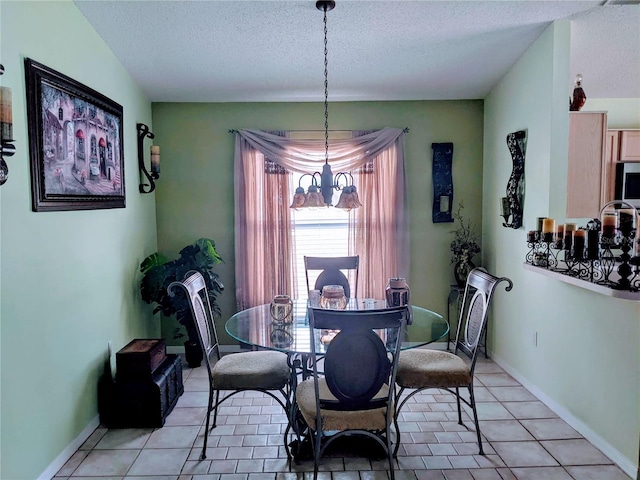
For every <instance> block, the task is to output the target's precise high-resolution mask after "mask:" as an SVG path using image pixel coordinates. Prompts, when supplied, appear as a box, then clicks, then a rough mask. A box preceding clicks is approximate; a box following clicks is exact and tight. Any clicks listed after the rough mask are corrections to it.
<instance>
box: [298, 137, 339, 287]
mask: <svg viewBox="0 0 640 480" xmlns="http://www.w3.org/2000/svg"><path fill="white" fill-rule="evenodd" d="M351 136H352V134H351V132H349V131H335V132H329V138H330V139H332V140H333V139H345V138H351ZM290 138H291V139H296V140H319V139H324V132H321V131H299V132H296V131H293V132H290ZM302 175H303V174H302V173H298V172H293V178H292V180H291V183H290V186H289V188H290V190H291V193H290V195H289V198H293V194H294V192H295V189H296V188H297V187H298V185H299V182H300V177H301V176H302ZM304 181H306V182H309V177H305V179H304V180H303V182H304ZM306 185H307V184H304V185H303V186H306ZM339 196H340V192H339V191H334V194H333V203H334V204H335V203H336V202H337V201H338V198H339ZM291 218H292V223H293V242H294V245H295V252H296V253H295V258H294V259H293V265H292V268H293V269H294V270H295V271H294V272H291V273H292V282H291V283H292V285H293V286H294V291H297V292H298V294H297V296H298V298H307V282H306V277H305V272H304V257H305V256H307V257H309V256H313V257H342V256H347V255H349V253H348V251H349V244H348V240H349V213H348V212H345V211H344V210H342V209H340V208H333V207H329V208H319V209H314V210H311V209H308V208H303V209H301V210H293V211H292V214H291ZM319 273H320V272H317V273H315V272H314V275H312V276H310V277H309V284H310V285H313V284H315V281H316V277H317V276H318V274H319Z"/></svg>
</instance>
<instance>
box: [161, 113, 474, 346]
mask: <svg viewBox="0 0 640 480" xmlns="http://www.w3.org/2000/svg"><path fill="white" fill-rule="evenodd" d="M482 118H483V103H482V101H437V102H434V101H429V102H427V101H417V102H356V103H347V102H345V103H330V106H329V126H330V128H331V129H333V130H336V129H337V130H343V129H344V130H352V129H353V130H358V129H376V128H382V127H385V126H392V127H400V128H402V127H409V128H410V132H409V133H408V134H407V135H406V142H405V147H406V150H405V158H406V163H407V177H408V197H409V216H410V223H411V273H410V278H409V284H410V286H411V292H412V298H413V301H414V302H416V304H418V305H422V306H424V307H427V308H431V309H434V310H435V311H438V312H442V313H443V314H444V313H445V311H446V304H447V303H446V300H447V295H448V293H449V285H450V283H452V282H453V274H452V267H451V265H450V263H449V262H450V258H451V253H450V250H449V243H450V242H451V239H452V234H451V233H450V231H451V230H452V228H453V224H451V223H444V224H442V223H441V224H435V225H434V224H433V223H432V222H431V203H432V198H431V197H432V183H431V158H432V157H431V144H432V143H434V142H453V143H454V154H453V178H454V205H456V204H457V202H458V201H460V200H464V204H465V209H464V214H465V216H468V218H473V219H474V221H475V223H476V225H477V227H478V231H480V225H481V194H482V129H483V126H482V121H483V120H482ZM153 125H154V133H155V134H156V139H157V142H156V143H157V144H158V145H160V146H161V151H162V176H161V178H160V180H159V182H158V188H157V197H156V198H157V203H158V204H157V218H158V246H159V248H160V250H161V251H163V253H166V254H169V255H172V256H175V255H176V254H177V252H178V251H179V250H180V248H181V247H182V246H183V245H186V244H187V243H190V242H192V241H193V240H195V239H196V238H198V237H201V236H207V237H211V238H212V239H214V240H215V241H216V245H217V247H218V251H219V252H220V254H221V255H222V257H223V258H224V259H225V263H224V264H223V265H220V266H219V267H217V268H216V271H217V272H218V273H219V274H220V275H221V278H222V280H223V281H224V282H225V286H226V291H225V292H224V293H223V295H222V296H220V297H219V299H220V304H221V307H222V318H221V319H220V320H219V322H218V330H219V331H220V332H223V331H224V327H223V325H224V320H226V319H227V318H228V317H229V316H230V315H232V314H233V313H235V311H236V310H235V308H236V307H235V293H234V292H235V284H234V275H235V273H234V271H235V270H234V239H233V232H234V223H233V222H234V217H233V148H234V136H233V135H232V134H230V133H228V130H229V129H239V128H257V129H267V130H278V129H282V130H305V129H306V130H322V129H323V127H324V114H323V105H322V104H319V103H217V104H171V103H164V104H163V103H160V104H157V103H154V104H153ZM287 207H288V205H287ZM365 268H366V267H365ZM380 293H381V295H382V292H380ZM175 326H176V324H175V323H174V322H173V321H163V334H164V336H166V337H167V338H168V339H170V337H171V336H172V332H173V329H174V328H175ZM225 342H227V343H231V340H230V339H229V338H227V337H224V338H223V343H225ZM175 343H176V344H177V343H179V342H177V341H175Z"/></svg>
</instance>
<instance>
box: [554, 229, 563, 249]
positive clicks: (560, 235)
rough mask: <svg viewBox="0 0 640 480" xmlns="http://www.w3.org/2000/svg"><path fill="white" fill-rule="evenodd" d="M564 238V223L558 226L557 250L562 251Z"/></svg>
mask: <svg viewBox="0 0 640 480" xmlns="http://www.w3.org/2000/svg"><path fill="white" fill-rule="evenodd" d="M563 238H564V223H559V224H558V225H556V248H558V249H562V245H563Z"/></svg>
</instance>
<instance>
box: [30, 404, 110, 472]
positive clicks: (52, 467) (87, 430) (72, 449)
mask: <svg viewBox="0 0 640 480" xmlns="http://www.w3.org/2000/svg"><path fill="white" fill-rule="evenodd" d="M99 425H100V415H96V416H95V417H93V418H92V419H91V421H90V422H89V423H88V424H87V426H86V427H84V430H82V432H80V434H79V435H78V436H77V437H76V438H74V439H73V441H72V442H71V443H70V444H69V445H67V448H65V449H64V450H63V451H62V452H60V455H58V456H57V457H56V458H55V460H54V461H53V462H51V463H50V464H49V466H48V467H47V468H46V470H45V471H44V472H42V473H41V474H40V476H39V477H38V480H51V479H52V478H53V477H54V476H55V474H56V473H58V471H60V469H61V468H62V467H63V466H64V464H65V463H67V461H68V460H69V459H70V458H71V457H72V456H73V454H74V453H76V452H77V451H78V449H79V448H80V447H81V446H82V444H83V443H84V442H86V441H87V439H88V438H89V437H90V436H91V434H92V433H93V432H94V431H95V429H96V428H98V426H99Z"/></svg>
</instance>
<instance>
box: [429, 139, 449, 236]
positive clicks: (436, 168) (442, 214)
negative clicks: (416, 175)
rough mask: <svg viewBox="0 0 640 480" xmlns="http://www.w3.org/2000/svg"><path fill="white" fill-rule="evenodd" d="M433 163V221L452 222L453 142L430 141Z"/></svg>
mask: <svg viewBox="0 0 640 480" xmlns="http://www.w3.org/2000/svg"><path fill="white" fill-rule="evenodd" d="M431 149H432V150H433V165H432V169H431V175H432V178H433V213H432V219H433V223H447V222H453V217H452V215H451V206H452V205H453V175H452V167H451V162H452V160H453V143H450V142H449V143H432V144H431Z"/></svg>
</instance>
